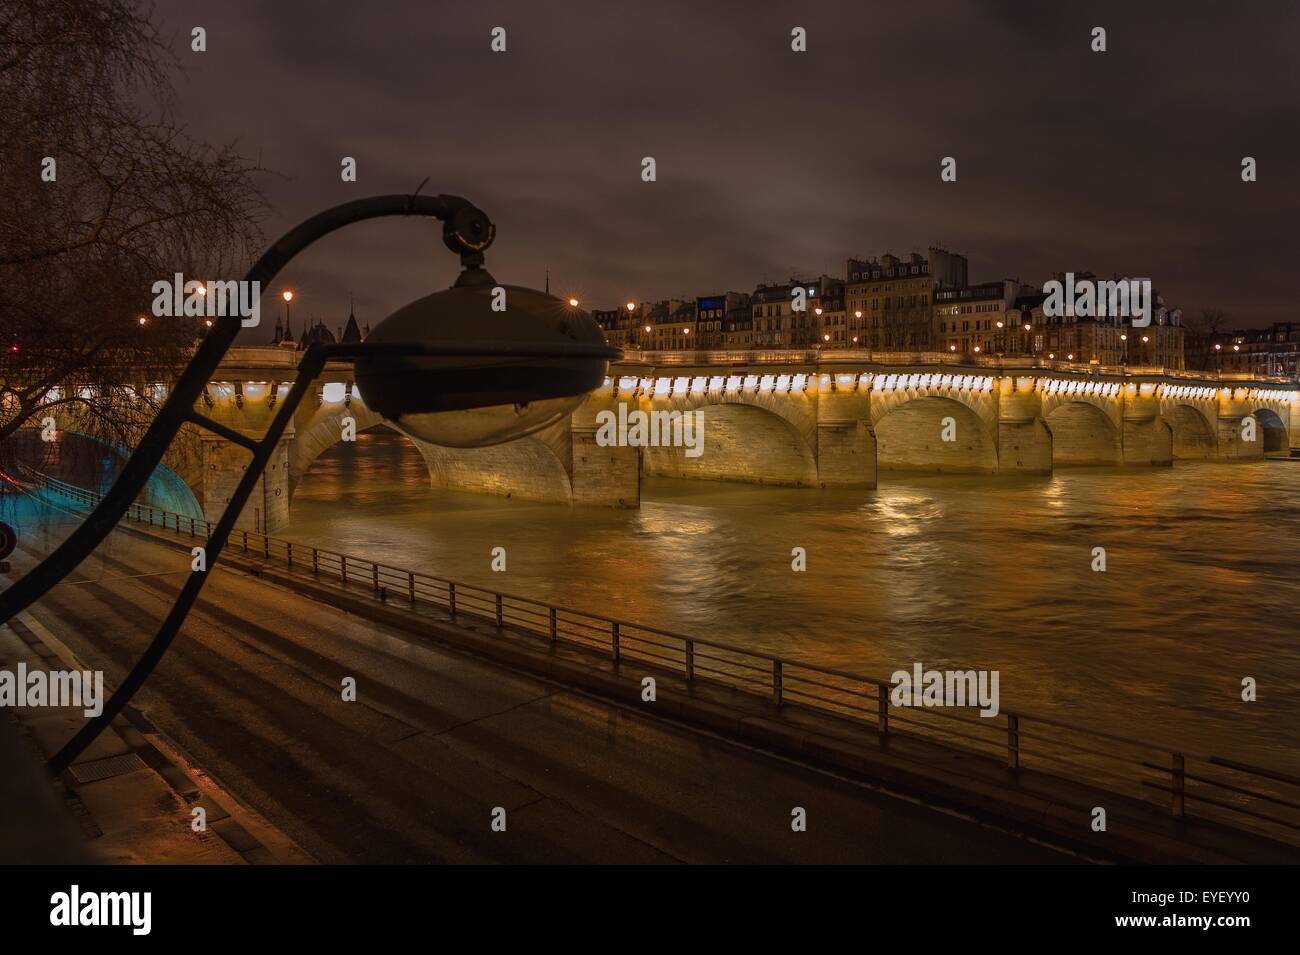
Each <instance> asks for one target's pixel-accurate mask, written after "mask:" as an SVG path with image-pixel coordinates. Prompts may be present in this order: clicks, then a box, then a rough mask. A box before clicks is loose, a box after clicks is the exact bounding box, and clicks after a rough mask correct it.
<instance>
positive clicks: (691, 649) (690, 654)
mask: <svg viewBox="0 0 1300 955" xmlns="http://www.w3.org/2000/svg"><path fill="white" fill-rule="evenodd" d="M694 679H695V641H694V640H687V641H686V682H687V683H690V682H691V681H692V680H694Z"/></svg>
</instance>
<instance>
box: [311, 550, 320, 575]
mask: <svg viewBox="0 0 1300 955" xmlns="http://www.w3.org/2000/svg"><path fill="white" fill-rule="evenodd" d="M311 572H312V576H314V577H318V576H320V551H318V550H317V549H316V548H315V547H313V548H312V549H311Z"/></svg>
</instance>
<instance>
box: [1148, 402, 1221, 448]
mask: <svg viewBox="0 0 1300 955" xmlns="http://www.w3.org/2000/svg"><path fill="white" fill-rule="evenodd" d="M1215 409H1216V406H1215V402H1214V401H1213V399H1201V400H1195V401H1189V400H1177V399H1170V400H1165V401H1162V402H1161V403H1160V419H1161V420H1162V421H1164V422H1165V423H1166V424H1167V425H1169V428H1170V430H1171V431H1172V433H1173V434H1172V440H1173V455H1174V459H1175V460H1184V461H1188V460H1193V461H1194V460H1209V459H1212V458H1217V457H1218V456H1219V438H1218V434H1217V428H1218V425H1217V420H1216V418H1215Z"/></svg>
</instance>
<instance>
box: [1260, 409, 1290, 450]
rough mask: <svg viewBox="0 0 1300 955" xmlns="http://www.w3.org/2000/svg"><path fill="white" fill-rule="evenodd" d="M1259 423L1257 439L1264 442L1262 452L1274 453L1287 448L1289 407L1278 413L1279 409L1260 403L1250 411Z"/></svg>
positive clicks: (1288, 443) (1288, 439)
mask: <svg viewBox="0 0 1300 955" xmlns="http://www.w3.org/2000/svg"><path fill="white" fill-rule="evenodd" d="M1251 415H1252V416H1253V417H1254V418H1255V420H1256V421H1257V422H1258V423H1259V426H1258V427H1259V436H1260V437H1259V440H1261V441H1262V442H1263V443H1264V453H1265V454H1270V453H1276V452H1281V451H1287V450H1289V448H1290V446H1291V436H1290V433H1289V429H1288V427H1287V424H1288V419H1289V418H1290V414H1289V409H1285V412H1284V413H1282V414H1280V413H1279V409H1277V408H1271V407H1268V406H1267V405H1261V406H1259V407H1257V408H1255V410H1254V411H1252V412H1251Z"/></svg>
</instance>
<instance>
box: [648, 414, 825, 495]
mask: <svg viewBox="0 0 1300 955" xmlns="http://www.w3.org/2000/svg"><path fill="white" fill-rule="evenodd" d="M749 397H750V396H748V395H744V396H741V395H727V396H725V398H724V396H714V398H713V400H708V399H706V398H704V396H701V398H700V399H699V400H690V401H677V402H668V401H649V402H647V401H641V402H639V403H637V404H636V405H635V409H636V410H641V411H644V412H646V413H647V414H650V415H652V416H653V415H654V413H655V412H668V413H672V412H674V411H681V412H683V413H690V412H695V411H698V412H700V414H701V416H702V422H703V444H702V446H701V447H700V449H699V450H700V451H701V453H700V454H699V455H698V456H694V457H693V456H690V455H688V454H687V451H688V450H689V449H687V448H685V447H647V448H642V449H641V461H642V469H643V470H644V472H645V473H646V474H650V475H657V476H660V477H681V478H693V479H695V480H705V481H744V482H747V483H754V484H777V485H786V486H794V487H814V486H816V484H817V458H816V454H815V451H814V445H813V444H812V442H811V441H810V440H809V438H808V436H807V435H806V434H804V433H803V431H802V429H801V428H800V427H799V425H798V424H796V422H795V421H793V420H791V417H790V416H789V415H788V414H781V413H779V412H778V411H776V410H775V409H774V408H773V407H770V406H769V405H768V404H766V403H764V402H761V401H751V400H746V399H748V398H749ZM757 397H761V396H757ZM727 399H729V400H727ZM631 404H632V403H631V402H629V405H631ZM628 410H629V412H630V411H632V410H634V409H633V407H629V409H628ZM813 427H814V428H815V424H814V425H813Z"/></svg>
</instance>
